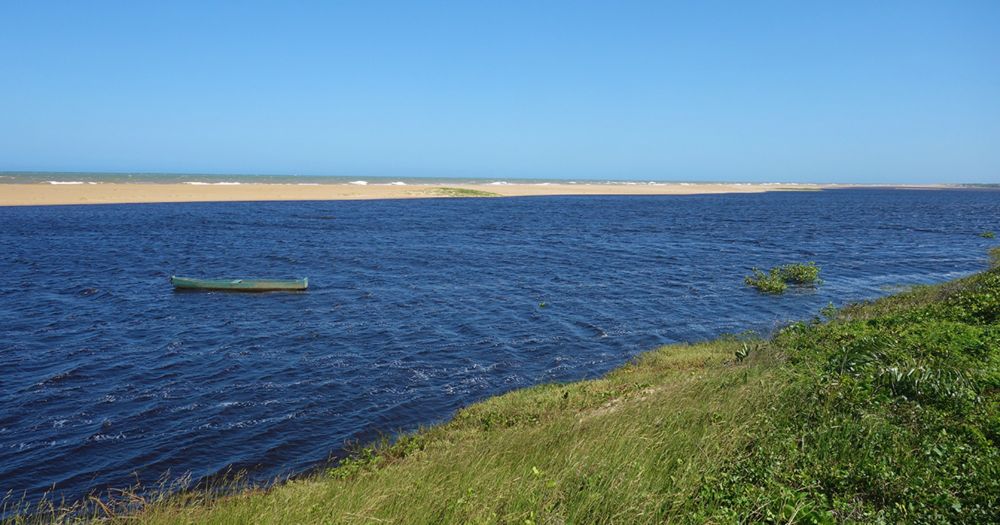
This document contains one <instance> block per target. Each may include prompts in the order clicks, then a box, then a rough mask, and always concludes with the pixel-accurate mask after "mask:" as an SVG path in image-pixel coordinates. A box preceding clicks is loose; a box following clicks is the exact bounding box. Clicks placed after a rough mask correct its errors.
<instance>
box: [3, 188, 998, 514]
mask: <svg viewBox="0 0 1000 525" xmlns="http://www.w3.org/2000/svg"><path fill="white" fill-rule="evenodd" d="M0 225H2V227H0V329H2V338H0V493H5V492H7V491H8V490H11V491H14V492H15V493H17V494H20V493H24V492H26V493H27V497H28V499H29V500H30V499H34V498H37V497H38V496H39V495H40V494H42V492H44V491H45V490H46V489H49V488H51V487H53V486H54V487H55V489H56V490H55V495H56V496H57V497H65V498H68V499H73V498H76V497H79V496H82V495H84V494H86V493H87V492H88V491H90V490H93V489H96V488H100V487H107V486H122V485H129V484H131V483H134V482H135V481H136V480H137V479H138V480H140V481H144V482H150V481H152V480H156V479H157V478H158V477H160V476H161V475H163V474H164V473H165V472H167V471H168V470H169V471H170V472H171V473H172V475H180V474H183V473H185V472H190V473H191V474H193V475H194V476H195V477H198V476H204V475H210V474H214V473H217V472H219V471H221V470H224V469H226V468H227V467H230V466H233V467H235V468H237V469H239V468H248V469H251V471H252V472H253V473H254V475H255V476H257V477H258V478H259V479H265V478H269V477H273V476H276V475H279V474H287V473H290V472H296V471H301V470H302V469H307V468H308V467H310V466H311V465H315V464H316V463H317V462H321V461H324V460H325V459H326V458H328V457H329V456H330V455H331V454H336V453H337V452H338V451H340V450H341V447H342V446H343V445H344V443H345V441H346V440H357V439H360V440H366V439H370V438H372V437H373V436H375V435H377V433H379V432H391V431H394V430H397V429H409V428H413V427H414V426H415V425H418V424H421V423H430V422H435V421H440V420H442V419H443V418H447V417H448V416H449V415H451V414H452V413H453V412H454V411H455V410H456V409H457V408H459V407H461V406H463V405H466V404H468V403H470V402H473V401H475V400H478V399H482V398H484V397H486V396H489V395H492V394H497V393H500V392H504V391H508V390H511V389H513V388H517V387H522V386H526V385H531V384H536V383H540V382H545V381H566V380H573V379H580V378H588V377H594V376H597V375H599V374H601V373H603V372H605V371H607V370H608V369H610V368H612V367H615V366H617V365H620V364H622V363H623V362H625V361H626V360H628V359H629V358H631V357H633V356H634V355H636V354H637V353H639V352H641V351H643V350H648V349H650V348H653V347H655V346H656V345H659V344H662V343H669V342H675V341H691V340H698V339H705V338H709V337H713V336H715V335H718V334H721V333H724V332H739V331H743V330H747V329H756V330H763V331H766V330H769V329H771V328H773V327H774V326H775V325H776V324H779V323H783V322H787V321H788V320H792V319H798V318H805V317H809V316H811V315H813V314H815V313H816V312H817V311H818V310H819V309H820V308H821V307H822V306H824V305H826V304H827V303H828V302H830V301H832V302H834V303H838V304H840V303H843V302H845V301H848V300H857V299H863V298H870V297H874V296H879V295H884V294H886V293H888V291H889V287H892V286H896V285H904V284H913V283H928V282H934V281H941V280H945V279H950V278H953V277H956V276H959V275H963V274H967V273H970V272H974V271H978V270H981V269H983V268H984V267H985V266H986V253H985V252H986V248H987V246H989V245H991V243H992V241H988V240H985V239H982V238H980V237H978V235H977V234H978V233H979V232H980V231H982V230H986V229H992V230H998V231H1000V192H996V191H985V190H964V191H879V190H849V191H848V190H844V191H826V192H810V193H769V194H760V195H718V196H686V197H668V196H664V197H545V198H508V199H468V200H406V201H403V200H400V201H370V202H346V201H345V202H287V203H251V204H246V203H225V204H205V203H198V204H165V205H112V206H81V207H25V208H0ZM805 260H815V261H816V262H817V263H818V264H819V265H821V266H822V268H823V275H822V277H823V279H824V281H825V283H824V284H823V285H822V287H820V288H819V289H818V290H817V291H814V292H795V293H790V294H787V295H785V296H782V297H770V296H762V295H758V294H757V293H756V292H754V291H752V290H750V289H747V288H746V287H745V286H744V285H743V283H742V279H743V277H744V275H746V274H747V273H748V270H749V268H750V266H753V265H757V266H769V265H773V264H778V263H782V262H789V261H805ZM171 274H178V275H192V276H210V277H216V276H274V277H297V276H308V277H309V279H310V283H311V285H312V288H311V289H310V291H309V292H307V293H302V294H281V293H276V294H259V295H233V294H220V293H207V294H206V293H174V292H173V291H172V290H171V288H170V286H169V284H168V280H167V279H168V277H169V275H171ZM541 303H545V304H546V305H547V306H545V307H541V306H540V304H541Z"/></svg>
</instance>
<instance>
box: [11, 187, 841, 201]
mask: <svg viewBox="0 0 1000 525" xmlns="http://www.w3.org/2000/svg"><path fill="white" fill-rule="evenodd" d="M829 187H833V186H829V185H818V184H701V183H691V184H687V183H685V184H680V183H677V184H655V185H654V184H557V183H553V184H517V183H510V184H499V185H484V184H466V185H461V184H456V185H449V186H447V187H445V186H442V185H415V184H414V185H388V184H368V185H356V184H317V185H308V184H221V185H213V184H205V185H193V184H136V183H100V184H0V206H38V205H65V204H121V203H153V202H233V201H292V200H365V199H416V198H439V197H456V196H462V195H460V194H461V193H463V191H465V190H467V191H469V192H488V193H492V194H496V195H498V196H503V197H522V196H538V195H696V194H709V193H759V192H764V191H782V190H784V191H787V190H817V189H822V188H829ZM456 189H457V190H459V191H455V190H456ZM470 196H474V195H470Z"/></svg>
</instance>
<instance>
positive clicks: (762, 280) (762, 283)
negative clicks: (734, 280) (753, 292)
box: [743, 268, 788, 295]
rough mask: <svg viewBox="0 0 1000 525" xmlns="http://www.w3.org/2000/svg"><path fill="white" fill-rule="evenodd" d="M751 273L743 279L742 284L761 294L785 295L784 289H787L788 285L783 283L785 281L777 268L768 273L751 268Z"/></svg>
mask: <svg viewBox="0 0 1000 525" xmlns="http://www.w3.org/2000/svg"><path fill="white" fill-rule="evenodd" d="M751 271H752V272H753V274H752V275H748V276H747V277H746V278H745V279H743V282H745V283H746V284H747V285H748V286H752V287H754V288H756V289H757V290H758V291H759V292H761V293H769V294H774V295H778V294H782V293H785V289H786V288H788V284H786V283H785V279H784V277H783V276H782V275H781V271H780V270H779V269H778V268H771V270H770V271H768V272H764V271H763V270H761V269H760V268H753V269H752V270H751Z"/></svg>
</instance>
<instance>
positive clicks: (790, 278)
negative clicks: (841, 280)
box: [772, 261, 820, 284]
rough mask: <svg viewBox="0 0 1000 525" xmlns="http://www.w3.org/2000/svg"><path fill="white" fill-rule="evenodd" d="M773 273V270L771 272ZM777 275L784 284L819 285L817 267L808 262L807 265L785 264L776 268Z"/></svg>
mask: <svg viewBox="0 0 1000 525" xmlns="http://www.w3.org/2000/svg"><path fill="white" fill-rule="evenodd" d="M772 271H773V270H772ZM778 273H779V274H780V275H781V278H782V279H784V281H785V282H786V283H793V284H819V283H820V280H819V266H816V263H814V262H812V261H810V262H808V263H805V264H802V263H795V264H786V265H784V266H779V267H778Z"/></svg>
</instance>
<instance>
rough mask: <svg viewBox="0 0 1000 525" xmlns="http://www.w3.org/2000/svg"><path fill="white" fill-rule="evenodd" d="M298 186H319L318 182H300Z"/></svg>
mask: <svg viewBox="0 0 1000 525" xmlns="http://www.w3.org/2000/svg"><path fill="white" fill-rule="evenodd" d="M296 186H319V183H318V182H300V183H298V184H296Z"/></svg>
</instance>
